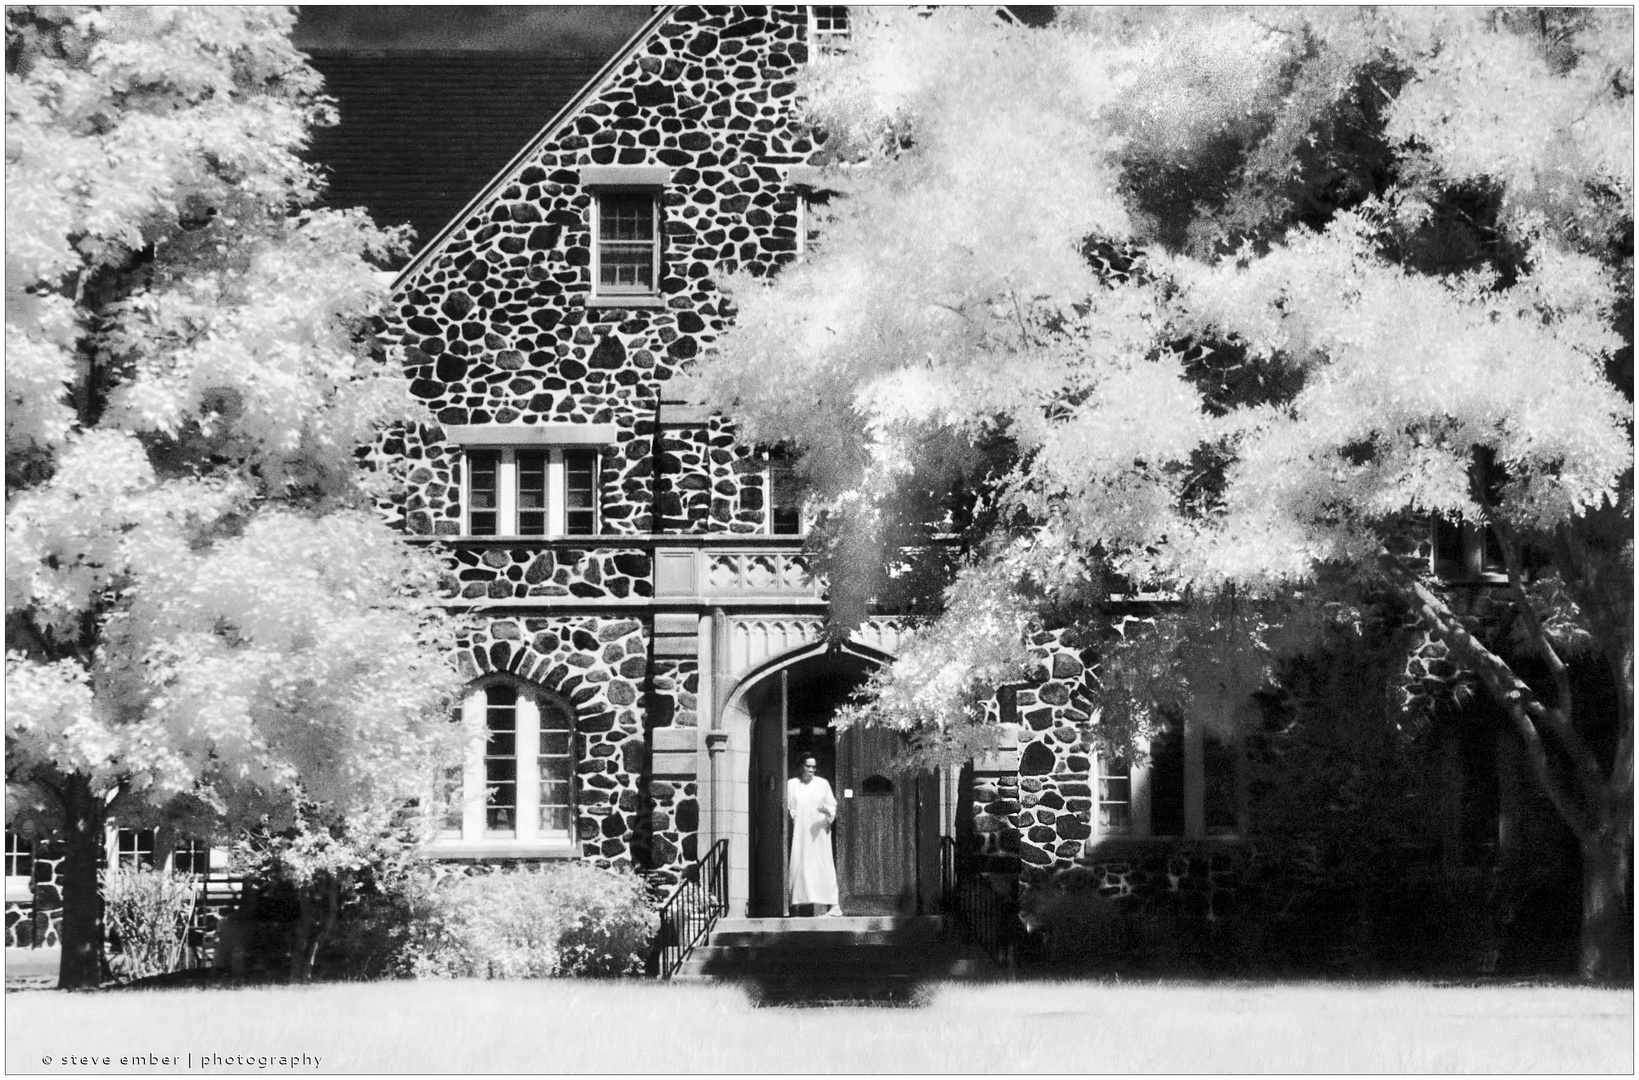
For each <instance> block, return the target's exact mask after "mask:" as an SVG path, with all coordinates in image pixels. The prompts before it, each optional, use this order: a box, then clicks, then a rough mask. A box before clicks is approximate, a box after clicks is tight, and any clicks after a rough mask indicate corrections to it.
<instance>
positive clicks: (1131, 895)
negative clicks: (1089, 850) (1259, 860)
mask: <svg viewBox="0 0 1639 1080" xmlns="http://www.w3.org/2000/svg"><path fill="white" fill-rule="evenodd" d="M1255 854H1256V853H1255V850H1254V848H1253V847H1252V846H1251V845H1249V844H1247V843H1245V842H1243V841H1236V840H1179V839H1175V838H1174V839H1154V840H1151V839H1139V838H1115V839H1110V840H1106V841H1104V842H1102V843H1101V844H1099V846H1098V849H1097V853H1096V855H1094V856H1091V857H1088V858H1083V859H1077V860H1076V861H1075V864H1074V865H1073V866H1071V867H1068V868H1063V869H1057V870H1055V871H1054V872H1053V873H1052V874H1051V875H1049V876H1048V877H1047V878H1045V879H1044V884H1045V885H1046V886H1047V887H1048V888H1071V889H1073V888H1078V887H1079V888H1091V889H1094V890H1096V891H1097V892H1098V894H1099V895H1100V896H1104V897H1106V898H1108V899H1111V900H1115V901H1117V902H1118V903H1119V904H1120V905H1121V906H1122V908H1123V909H1124V910H1126V911H1129V912H1139V913H1164V914H1176V915H1184V916H1188V917H1191V918H1206V919H1223V918H1228V917H1230V916H1232V915H1234V914H1235V912H1236V911H1237V910H1238V905H1239V904H1240V903H1241V902H1242V901H1243V900H1244V899H1246V897H1244V896H1243V893H1245V892H1246V891H1247V890H1248V889H1249V888H1251V887H1252V883H1250V882H1249V880H1248V877H1249V872H1250V870H1251V868H1252V866H1253V863H1254V861H1255V858H1254V857H1255Z"/></svg>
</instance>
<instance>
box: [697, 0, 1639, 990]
mask: <svg viewBox="0 0 1639 1080" xmlns="http://www.w3.org/2000/svg"><path fill="white" fill-rule="evenodd" d="M861 22H862V24H863V25H862V26H861V28H860V32H859V33H858V35H857V40H856V41H855V42H854V44H853V46H852V48H851V52H850V54H849V56H848V57H846V58H844V59H841V60H837V61H833V62H831V63H829V64H825V65H816V66H815V71H814V73H813V74H812V75H811V76H810V77H809V84H808V87H807V89H808V92H809V94H810V98H811V102H812V116H813V119H814V122H815V124H816V125H817V126H818V127H820V128H822V129H824V130H825V131H827V132H828V133H829V140H828V142H827V144H826V145H827V147H828V148H829V149H831V150H832V151H833V153H834V156H835V157H836V158H837V160H838V162H839V163H849V164H851V165H853V166H854V167H850V168H841V167H839V168H838V169H837V170H835V176H834V178H833V179H832V180H831V181H830V183H831V184H832V185H833V186H834V187H836V188H837V189H839V190H842V191H844V192H845V193H846V198H844V199H842V200H841V201H840V204H839V208H838V209H837V210H836V211H835V212H834V214H833V215H832V216H833V218H834V220H832V221H830V222H828V223H827V225H826V227H825V229H824V230H823V232H822V236H821V241H820V244H819V245H818V250H817V251H816V252H814V253H813V254H812V255H811V256H810V258H809V259H808V261H807V262H806V263H804V264H802V265H798V266H796V267H793V268H791V269H789V270H787V271H786V272H784V273H782V274H781V275H780V277H779V278H778V279H776V280H775V281H774V282H773V283H772V284H771V285H769V286H767V287H762V286H761V285H758V284H754V283H752V282H749V281H748V282H745V283H743V284H742V286H741V287H740V288H739V289H738V290H737V291H736V295H735V299H736V303H737V304H738V308H739V313H738V321H737V324H736V327H735V329H734V330H733V332H732V333H730V334H729V335H728V336H727V337H726V339H725V341H724V344H723V348H722V351H721V354H720V355H716V356H712V357H708V358H707V359H706V361H705V362H704V363H703V364H702V367H701V372H700V374H699V376H698V383H697V392H698V393H699V394H700V395H701V396H702V397H704V398H705V399H707V400H709V401H711V402H712V403H713V404H715V405H717V406H718V407H720V408H723V409H724V410H725V411H727V412H728V413H730V414H731V415H732V416H733V417H734V418H735V419H736V421H737V422H739V423H741V424H742V425H744V426H745V427H746V428H747V429H748V430H749V431H750V433H751V434H752V435H753V436H754V437H757V438H761V439H765V440H768V441H773V440H776V439H781V438H783V439H787V440H790V441H791V442H793V443H794V444H796V445H797V446H798V447H800V449H801V451H802V453H803V461H802V464H801V468H802V470H803V471H804V473H805V475H807V476H808V478H809V479H810V481H811V483H812V485H813V486H814V488H815V490H816V492H817V494H818V495H819V496H821V497H822V498H825V499H828V500H830V501H831V505H832V508H833V510H832V522H833V528H832V538H831V540H830V549H829V555H830V559H829V561H828V569H829V570H830V571H831V573H832V575H833V579H834V580H833V583H832V588H833V594H834V596H837V597H840V598H842V600H843V601H844V603H842V604H841V605H840V606H839V609H838V612H837V616H838V618H839V619H840V620H842V621H844V622H846V621H848V620H852V619H857V618H858V617H859V616H860V615H861V614H862V613H863V610H864V609H863V607H862V606H861V603H860V602H858V598H862V597H863V596H866V595H869V594H871V593H873V592H874V593H878V594H880V592H881V591H882V590H883V589H884V588H885V587H886V586H885V583H886V582H888V581H889V580H890V578H891V573H890V571H891V570H892V569H893V568H894V566H895V562H896V560H898V559H900V558H901V556H899V555H898V554H896V553H895V544H896V543H903V542H904V539H905V537H906V536H907V535H910V534H911V533H914V530H907V529H906V528H903V527H897V526H894V525H892V524H891V523H894V522H904V521H910V520H914V519H918V518H919V519H920V520H922V521H924V522H929V521H931V523H932V524H931V531H932V532H938V531H940V530H941V529H944V530H947V531H949V530H951V529H952V528H953V526H955V525H960V526H962V527H963V528H965V530H966V533H965V539H966V542H967V547H966V548H965V553H966V561H965V563H964V565H963V566H962V567H961V568H960V570H959V573H958V575H957V577H956V579H955V581H954V583H953V584H951V585H950V586H949V591H948V593H947V594H946V595H945V596H944V598H943V599H942V600H938V601H937V602H936V603H934V604H933V605H932V608H933V609H934V610H939V609H940V608H941V607H942V611H943V614H942V616H941V617H940V618H939V619H938V621H936V622H935V624H934V625H933V626H932V627H930V628H929V629H928V630H927V631H925V632H924V633H923V634H922V635H921V637H920V639H919V643H917V644H913V645H911V646H910V648H909V649H908V650H907V651H906V653H905V654H904V655H903V656H901V657H900V658H899V660H898V661H897V663H896V664H895V665H894V667H893V669H892V671H891V672H890V673H889V674H888V675H887V676H886V677H884V678H882V679H880V680H878V685H877V690H878V697H877V701H876V703H875V705H874V706H873V708H872V709H871V710H870V711H871V712H872V714H873V715H874V717H875V718H876V719H877V720H879V721H881V722H887V723H893V724H896V725H898V726H900V727H903V728H905V729H908V730H915V731H919V732H922V733H923V734H924V735H925V736H926V737H927V738H928V740H929V741H930V742H931V743H935V744H937V743H941V742H942V743H943V745H946V746H948V747H950V748H952V751H953V752H956V753H960V752H962V751H963V750H965V749H966V748H968V747H970V746H972V745H975V743H976V742H977V741H980V740H978V738H977V737H976V736H961V735H959V734H955V733H953V732H952V731H950V730H948V729H951V728H955V727H960V726H962V725H969V726H971V725H974V724H981V723H983V722H984V717H985V715H986V714H985V713H984V712H983V710H981V709H978V708H976V707H975V702H976V700H977V699H978V698H979V697H981V696H983V695H984V694H986V693H988V692H990V689H991V688H993V687H994V685H996V683H997V682H998V681H1001V678H1000V677H1009V678H1011V677H1016V676H1017V673H1018V671H1019V670H1021V669H1022V666H1023V664H1024V663H1025V660H1024V648H1023V643H1022V642H1023V637H1024V635H1025V634H1027V633H1029V632H1031V631H1033V630H1037V629H1040V628H1041V626H1042V625H1043V623H1044V621H1051V620H1053V619H1059V618H1063V617H1065V612H1066V611H1070V612H1074V611H1075V610H1078V605H1081V606H1080V608H1079V610H1080V611H1081V612H1082V614H1083V616H1084V617H1089V618H1092V617H1096V612H1097V611H1098V610H1100V609H1098V608H1097V607H1096V605H1093V606H1089V605H1086V604H1084V603H1083V602H1082V601H1083V600H1084V599H1085V597H1086V596H1089V595H1095V594H1098V593H1100V592H1101V591H1102V592H1103V593H1104V594H1106V595H1107V594H1108V591H1109V589H1110V588H1112V587H1116V586H1117V585H1118V584H1119V583H1120V582H1123V581H1125V582H1126V583H1128V587H1130V586H1131V585H1132V584H1134V583H1137V584H1144V585H1146V586H1147V587H1151V588H1164V589H1166V590H1169V591H1170V592H1172V593H1173V594H1175V595H1179V596H1195V597H1204V598H1211V597H1225V596H1237V597H1240V598H1241V599H1243V600H1245V601H1248V602H1251V603H1254V604H1258V603H1263V604H1269V605H1277V607H1276V608H1271V610H1276V609H1280V610H1285V609H1286V608H1285V606H1286V605H1289V604H1290V602H1291V601H1292V600H1293V599H1294V598H1295V597H1311V598H1318V597H1321V596H1323V595H1324V594H1325V592H1326V590H1327V588H1328V587H1330V586H1331V585H1332V584H1335V583H1336V581H1337V580H1338V579H1339V578H1340V577H1348V578H1351V579H1353V580H1355V581H1360V580H1362V579H1370V580H1371V581H1372V582H1374V583H1375V584H1376V585H1377V586H1380V587H1381V586H1386V587H1388V588H1390V589H1392V590H1395V591H1396V592H1397V593H1398V595H1400V597H1401V598H1402V600H1403V602H1404V603H1405V604H1406V605H1407V606H1408V607H1409V608H1410V609H1413V610H1415V611H1417V612H1419V613H1420V615H1421V618H1422V620H1423V624H1424V626H1425V627H1426V629H1427V631H1428V632H1429V633H1430V634H1431V635H1433V636H1434V637H1436V638H1438V639H1440V640H1442V641H1443V642H1445V644H1446V645H1447V646H1449V647H1450V648H1451V649H1452V651H1453V653H1454V654H1455V655H1456V656H1457V657H1458V659H1460V660H1461V661H1462V662H1463V663H1464V665H1465V666H1466V667H1467V668H1468V669H1470V670H1471V671H1472V672H1474V674H1475V675H1476V676H1477V677H1478V678H1479V680H1480V681H1481V682H1482V683H1483V684H1484V685H1485V686H1486V687H1487V688H1488V689H1489V690H1490V691H1491V692H1492V695H1493V696H1494V697H1495V699H1496V701H1497V703H1498V705H1499V707H1500V708H1501V710H1502V712H1503V713H1505V714H1506V715H1507V716H1508V717H1509V722H1510V725H1511V729H1512V730H1513V731H1514V732H1515V733H1516V734H1517V735H1518V737H1519V739H1520V741H1521V743H1522V745H1523V746H1524V747H1525V749H1526V753H1527V759H1528V760H1529V761H1530V762H1531V763H1532V766H1533V769H1534V774H1535V776H1536V778H1537V779H1538V781H1539V782H1540V785H1541V787H1542V788H1543V790H1544V791H1545V792H1546V793H1547V795H1548V797H1549V798H1550V799H1551V800H1552V802H1553V803H1554V805H1555V806H1556V808H1558V810H1559V811H1560V813H1561V816H1562V817H1563V818H1564V820H1565V821H1566V823H1567V824H1568V825H1569V826H1570V827H1571V828H1572V830H1573V831H1574V832H1575V833H1576V835H1577V837H1578V840H1579V842H1580V843H1581V846H1582V852H1583V858H1584V865H1585V875H1584V896H1585V902H1584V939H1583V959H1582V967H1583V971H1584V973H1585V974H1587V975H1589V976H1609V975H1611V974H1612V973H1613V972H1615V971H1617V970H1618V969H1619V968H1620V967H1621V964H1622V957H1620V956H1619V955H1618V953H1619V951H1620V950H1619V947H1618V946H1617V944H1616V943H1617V942H1618V941H1619V940H1620V931H1621V928H1622V924H1623V920H1624V919H1626V918H1627V917H1628V916H1627V914H1626V911H1627V908H1628V903H1629V902H1628V897H1627V879H1628V863H1629V858H1630V854H1629V853H1630V851H1631V842H1632V806H1631V799H1632V727H1633V726H1632V692H1633V690H1632V688H1633V682H1632V670H1633V669H1632V603H1631V597H1632V587H1631V575H1632V569H1631V566H1632V563H1631V552H1632V541H1631V536H1632V518H1631V505H1632V470H1631V466H1632V455H1633V449H1632V446H1633V444H1632V434H1631V430H1632V429H1631V424H1632V408H1631V402H1630V397H1631V339H1632V332H1631V318H1632V316H1631V310H1632V308H1631V297H1632V257H1631V240H1630V239H1628V238H1630V237H1631V229H1632V196H1633V176H1632V161H1633V149H1632V126H1633V60H1632V19H1631V13H1630V12H1626V11H1616V10H1598V11H1579V12H1551V13H1550V12H1541V13H1539V12H1534V11H1485V10H1471V9H1462V10H1454V9H1426V10H1409V9H1408V10H1392V11H1376V10H1372V11H1368V10H1364V9H1325V10H1303V9H1287V10H1283V11H1279V12H1271V11H1262V10H1260V11H1252V10H1227V9H1208V10H1196V11H1185V10H1178V9H1172V10H1162V11H1153V12H1152V11H1123V10H1119V9H1096V10H1095V9H1066V11H1065V12H1064V13H1063V18H1062V19H1061V21H1060V23H1059V24H1057V25H1055V26H1053V27H1050V28H1048V29H1045V30H1029V29H1025V28H1021V27H1009V26H1000V25H997V24H995V22H994V20H989V19H983V18H980V17H979V16H978V15H977V14H975V13H973V12H948V13H947V12H935V13H933V14H932V15H931V17H926V18H923V17H918V16H917V15H916V14H915V13H911V12H887V13H883V14H881V15H879V16H877V17H876V18H874V19H865V20H861ZM860 165H863V166H864V167H859V166H860ZM1624 358H1626V359H1624ZM1624 364H1625V365H1626V370H1627V372H1628V374H1626V375H1624V374H1623V370H1624ZM776 372H777V376H776V374H775V373H776ZM1624 382H1626V383H1627V386H1628V388H1627V389H1626V390H1625V389H1624V385H1623V383H1624ZM1477 455H1479V456H1480V457H1483V458H1485V459H1488V460H1490V461H1493V462H1495V463H1496V465H1498V466H1500V468H1501V469H1502V470H1503V472H1504V474H1505V476H1506V482H1504V483H1502V484H1500V486H1489V487H1488V486H1486V485H1482V484H1477V483H1475V482H1473V479H1472V477H1473V475H1474V474H1473V471H1472V470H1473V467H1474V465H1475V461H1476V456H1477ZM976 484H977V486H978V487H979V488H980V489H981V490H980V491H979V493H978V495H977V497H976V506H977V509H973V508H972V507H973V506H974V505H975V500H974V499H973V498H970V499H969V500H968V503H965V504H963V509H962V511H961V513H960V514H955V517H953V514H954V513H955V512H954V511H952V509H951V507H952V506H953V505H954V503H953V500H952V498H949V497H946V496H945V493H948V492H950V491H951V490H952V488H953V487H954V488H957V489H961V488H963V487H966V488H969V489H972V488H973V487H975V485H976ZM941 514H943V515H944V516H943V517H942V518H941V517H940V515H941ZM1431 517H1437V518H1447V519H1451V520H1455V519H1458V518H1461V519H1462V520H1464V521H1467V522H1470V523H1478V524H1479V525H1481V526H1482V527H1484V528H1485V529H1487V530H1488V531H1489V532H1490V533H1491V534H1492V538H1493V541H1494V543H1495V544H1496V545H1497V547H1498V548H1499V549H1500V550H1501V551H1502V552H1503V553H1504V562H1505V565H1506V573H1507V579H1508V588H1507V593H1506V595H1507V598H1508V601H1509V603H1510V605H1511V610H1512V613H1513V619H1514V623H1515V634H1516V643H1515V646H1514V648H1513V651H1512V653H1508V652H1507V650H1503V649H1501V648H1500V646H1499V645H1498V644H1497V642H1496V640H1495V639H1494V638H1488V637H1487V636H1486V635H1485V634H1484V633H1483V632H1482V630H1481V628H1480V627H1479V625H1478V624H1477V623H1475V622H1474V621H1473V620H1471V619H1469V618H1467V617H1466V616H1465V615H1464V614H1463V612H1462V611H1461V609H1460V606H1458V607H1457V608H1454V606H1453V601H1452V599H1451V596H1450V594H1449V593H1447V592H1446V591H1445V590H1444V589H1442V588H1441V587H1440V585H1439V583H1438V582H1437V581H1436V580H1434V579H1433V578H1432V576H1431V575H1430V574H1429V573H1428V570H1427V565H1426V563H1423V564H1418V563H1415V562H1413V561H1410V560H1408V559H1407V558H1405V557H1404V556H1405V554H1406V551H1405V547H1404V544H1403V541H1404V537H1405V531H1406V528H1405V527H1406V524H1407V523H1408V521H1413V520H1419V519H1421V520H1427V519H1428V518H1431ZM957 518H960V520H956V519H957ZM885 523H889V524H885ZM928 531H930V530H924V532H923V533H922V534H921V535H922V537H923V538H924V539H926V535H927V532H928ZM1004 596H1005V597H1006V599H1003V597H1004ZM851 598H852V599H851ZM1021 610H1023V611H1032V612H1034V616H1033V617H1031V618H1022V617H1019V615H1018V613H1019V612H1020V611H1021ZM1072 617H1074V616H1073V615H1072ZM1187 621H1188V620H1186V622H1187ZM1233 622H1236V620H1234V619H1231V620H1228V622H1225V621H1224V620H1216V619H1212V618H1207V619H1204V620H1202V619H1197V620H1196V621H1195V623H1194V624H1193V625H1195V626H1196V627H1197V629H1198V630H1199V631H1200V632H1202V633H1212V634H1217V633H1220V632H1223V628H1224V627H1225V626H1227V625H1229V623H1233ZM1254 622H1256V620H1254ZM1258 633H1259V634H1261V635H1262V640H1261V641H1258V642H1253V643H1252V644H1251V645H1250V646H1249V648H1248V650H1247V652H1246V655H1247V656H1248V657H1250V658H1252V659H1253V660H1254V661H1255V662H1266V660H1267V657H1268V656H1269V655H1270V651H1269V650H1270V647H1271V645H1270V643H1271V641H1272V640H1273V639H1274V638H1276V637H1278V636H1280V634H1281V633H1282V630H1281V627H1280V626H1278V625H1274V624H1270V623H1266V624H1264V625H1263V626H1262V627H1261V630H1259V632H1258ZM1254 636H1257V635H1254ZM1578 650H1581V651H1583V652H1587V651H1589V650H1592V651H1593V652H1594V653H1595V654H1596V655H1598V656H1599V657H1600V658H1602V659H1603V660H1604V661H1605V662H1606V666H1607V668H1608V671H1607V672H1606V677H1608V678H1610V679H1613V680H1614V682H1615V684H1616V685H1617V687H1618V688H1619V689H1618V692H1617V695H1616V696H1617V697H1618V698H1619V699H1620V705H1619V707H1618V709H1617V714H1616V715H1606V716H1597V717H1589V716H1579V715H1577V714H1576V713H1575V712H1574V711H1573V698H1574V697H1575V696H1576V693H1575V686H1574V685H1573V682H1574V680H1573V679H1572V678H1571V675H1570V671H1569V661H1568V658H1569V657H1570V656H1571V654H1572V653H1573V652H1576V651H1578ZM1259 657H1262V658H1264V659H1263V660H1262V661H1259V660H1258V658H1259ZM1519 657H1524V658H1527V659H1528V660H1529V662H1530V663H1531V664H1532V665H1540V668H1541V670H1543V671H1545V672H1546V673H1547V674H1546V676H1545V677H1543V678H1540V679H1536V680H1535V681H1534V682H1528V681H1527V680H1526V679H1524V678H1522V677H1521V675H1520V673H1519V671H1518V670H1516V668H1515V666H1514V665H1513V660H1514V659H1515V658H1519ZM1114 684H1115V683H1114V681H1113V680H1112V684H1111V685H1112V686H1113V685H1114ZM1595 729H1599V730H1601V731H1604V732H1609V733H1613V734H1612V735H1611V737H1610V739H1609V742H1610V747H1611V748H1610V749H1608V750H1600V751H1598V752H1596V751H1595V750H1594V749H1593V748H1592V747H1593V745H1594V744H1593V743H1592V742H1590V735H1589V733H1590V731H1592V730H1595ZM930 731H931V734H930Z"/></svg>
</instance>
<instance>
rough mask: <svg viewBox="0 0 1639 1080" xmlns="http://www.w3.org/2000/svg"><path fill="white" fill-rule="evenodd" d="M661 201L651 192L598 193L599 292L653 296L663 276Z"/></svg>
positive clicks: (597, 247) (596, 247)
mask: <svg viewBox="0 0 1639 1080" xmlns="http://www.w3.org/2000/svg"><path fill="white" fill-rule="evenodd" d="M659 217H660V200H659V197H658V195H657V193H655V192H652V191H605V192H601V193H599V194H598V196H597V236H596V244H595V254H596V266H597V290H596V291H597V292H598V293H599V294H600V295H603V296H652V295H654V293H655V292H656V291H657V286H656V282H657V281H658V280H659V276H660V228H659V225H660V222H659Z"/></svg>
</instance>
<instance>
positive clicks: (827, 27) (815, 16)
mask: <svg viewBox="0 0 1639 1080" xmlns="http://www.w3.org/2000/svg"><path fill="white" fill-rule="evenodd" d="M851 33H852V26H851V24H850V23H849V21H848V9H847V8H846V7H818V6H815V7H810V8H809V9H808V40H809V42H810V43H811V44H812V46H813V50H814V53H815V54H816V55H824V54H827V53H840V52H847V51H848V39H849V37H850V35H851Z"/></svg>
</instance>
